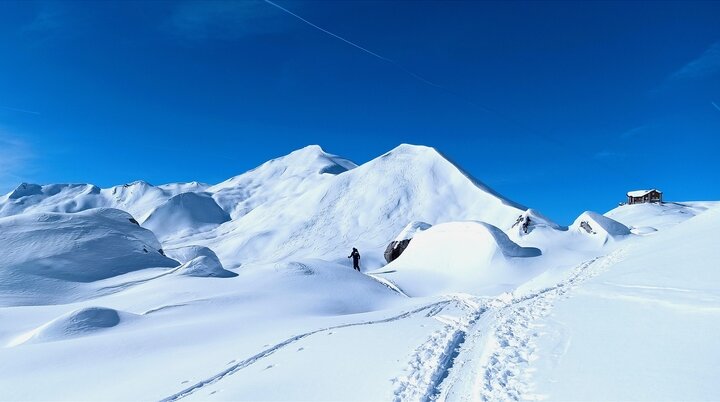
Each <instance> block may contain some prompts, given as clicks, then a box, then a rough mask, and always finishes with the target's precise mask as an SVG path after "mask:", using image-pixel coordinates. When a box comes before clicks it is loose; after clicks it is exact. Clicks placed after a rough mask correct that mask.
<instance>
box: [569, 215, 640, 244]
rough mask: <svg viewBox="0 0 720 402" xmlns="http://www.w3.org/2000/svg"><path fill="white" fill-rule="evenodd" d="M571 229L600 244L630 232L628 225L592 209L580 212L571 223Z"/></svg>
mask: <svg viewBox="0 0 720 402" xmlns="http://www.w3.org/2000/svg"><path fill="white" fill-rule="evenodd" d="M570 230H571V231H572V232H575V233H580V234H582V235H584V236H588V237H589V238H591V239H593V241H595V242H597V243H599V244H606V243H607V242H608V241H612V240H615V239H617V238H620V237H622V236H627V235H629V234H630V229H629V228H628V227H627V226H625V225H623V224H622V223H620V222H618V221H616V220H613V219H610V218H608V217H606V216H603V215H600V214H598V213H597V212H592V211H585V212H583V213H582V214H580V216H578V217H577V219H575V222H573V224H572V225H570Z"/></svg>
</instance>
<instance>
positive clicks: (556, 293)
mask: <svg viewBox="0 0 720 402" xmlns="http://www.w3.org/2000/svg"><path fill="white" fill-rule="evenodd" d="M620 254H621V250H617V251H615V252H613V253H611V254H609V255H607V256H605V257H597V258H594V259H592V260H589V261H586V262H583V263H581V264H579V265H578V266H576V267H575V268H574V269H573V270H571V271H570V273H569V274H568V277H567V278H566V279H564V280H562V281H561V282H559V283H558V284H557V285H555V286H553V287H549V288H544V289H541V290H539V291H536V292H533V293H530V294H525V295H520V296H516V297H513V296H512V295H511V294H504V295H501V296H500V297H497V298H494V299H485V298H477V297H473V296H470V295H455V296H453V298H454V299H455V300H457V301H460V302H462V303H463V304H464V310H465V311H466V313H465V314H463V315H462V316H460V317H449V316H444V315H436V316H435V318H436V319H438V320H441V321H443V322H444V323H446V325H445V326H444V327H443V328H441V329H439V330H437V331H436V332H434V333H432V334H431V335H430V337H429V338H428V340H427V341H426V342H425V343H423V344H422V345H420V346H419V347H418V348H417V349H416V350H415V353H414V354H413V355H412V357H411V359H410V362H409V363H408V367H407V369H406V371H407V374H405V375H403V376H401V377H398V378H395V379H394V380H393V382H394V383H395V384H396V386H395V392H394V401H395V402H401V401H423V402H425V401H436V400H443V401H444V400H448V399H451V400H454V399H461V400H477V399H480V400H486V401H487V400H538V399H544V397H543V396H542V395H535V394H532V392H531V386H530V380H531V376H532V372H531V371H530V370H526V369H527V366H528V363H529V362H530V361H531V360H532V359H533V358H534V354H535V351H536V350H535V348H536V347H535V344H534V338H536V337H538V336H540V333H539V332H538V330H537V329H538V328H539V327H538V326H536V325H534V322H535V321H536V320H538V319H541V318H543V317H545V316H547V315H548V314H549V312H550V310H551V308H552V306H553V304H554V302H555V301H556V300H558V299H560V298H562V297H567V296H568V292H570V291H572V290H573V289H575V288H576V287H577V286H578V285H580V284H581V283H583V282H585V281H587V280H588V279H590V278H593V277H595V276H596V275H598V274H600V273H602V272H604V271H605V270H606V269H607V268H608V267H610V266H611V265H613V264H614V263H615V262H617V260H618V259H619V258H620V257H619V256H620ZM467 378H472V380H471V382H472V384H471V386H472V390H471V392H467V390H466V392H462V391H461V392H460V393H459V395H455V394H453V392H452V391H453V387H454V386H455V384H456V383H459V382H461V381H462V380H463V379H467Z"/></svg>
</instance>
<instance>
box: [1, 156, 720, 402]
mask: <svg viewBox="0 0 720 402" xmlns="http://www.w3.org/2000/svg"><path fill="white" fill-rule="evenodd" d="M96 207H103V208H96ZM107 207H114V208H119V209H122V210H123V211H121V210H118V209H110V208H107ZM124 211H127V212H124ZM128 212H130V213H132V215H131V214H130V213H128ZM0 216H3V217H1V218H0V245H2V246H3V247H8V248H7V250H9V252H6V253H5V255H4V256H3V258H2V259H0V390H2V391H0V400H13V401H15V400H63V401H64V400H68V401H69V400H72V401H77V400H122V401H125V400H167V401H175V400H181V399H186V400H203V401H211V400H232V401H237V400H395V401H415V400H418V401H419V400H421V401H432V400H450V401H454V400H469V399H470V400H537V399H551V400H596V399H599V400H643V399H646V400H659V399H674V400H688V399H689V400H713V399H717V395H719V393H718V389H717V387H716V385H715V382H714V378H715V377H717V375H718V370H717V369H715V368H714V366H713V363H714V362H715V361H716V360H717V357H720V355H718V351H719V350H720V349H719V348H718V347H717V346H716V343H717V342H715V341H714V338H712V335H713V334H714V333H717V332H718V330H719V329H720V328H718V325H717V324H716V323H717V322H720V321H718V318H720V317H718V316H717V315H718V314H720V313H719V312H720V277H719V276H718V274H717V273H718V272H720V271H719V270H718V268H719V267H718V266H717V263H715V261H717V260H718V257H720V255H717V254H718V251H717V247H715V244H716V243H717V240H718V236H717V234H716V230H715V228H716V227H717V226H718V224H720V204H719V203H712V202H694V203H669V204H660V205H633V206H623V207H619V208H617V209H615V210H613V211H610V212H608V213H607V214H606V215H605V216H603V215H600V214H597V213H594V212H585V213H583V214H582V215H581V216H579V217H578V219H577V220H576V221H575V223H573V225H571V226H570V227H568V228H566V227H562V226H559V225H557V224H555V223H554V222H552V221H551V220H550V219H548V218H546V217H544V216H543V215H542V214H541V213H540V212H538V211H535V210H532V209H530V210H529V209H527V208H525V207H522V206H520V205H518V204H515V203H513V202H511V201H509V200H507V199H505V198H503V197H502V196H500V195H498V194H497V193H495V192H494V191H492V190H491V189H489V188H487V187H486V186H484V185H483V184H482V183H480V182H478V181H477V180H475V179H472V178H471V177H469V176H468V175H467V173H465V172H464V171H462V169H460V168H458V167H457V166H455V165H454V164H452V163H451V162H450V161H448V160H447V159H446V158H444V157H443V156H442V154H440V153H439V152H437V151H436V150H434V149H432V148H428V147H422V146H411V145H401V146H399V147H397V148H396V149H394V150H392V151H390V152H388V153H386V154H384V155H382V156H380V157H378V158H376V159H373V160H371V161H370V162H367V163H365V164H363V165H361V166H356V165H355V164H353V163H352V162H349V161H347V160H345V159H342V158H340V157H338V156H335V155H331V154H328V153H326V152H324V151H323V150H322V149H321V148H320V147H317V146H310V147H306V148H303V149H301V150H298V151H295V152H293V153H291V154H289V155H286V156H284V157H280V158H277V159H274V160H272V161H269V162H267V163H265V164H263V165H261V166H259V167H257V168H256V169H253V170H251V171H249V172H247V173H244V174H242V175H239V176H236V177H234V178H232V179H230V180H227V181H225V182H223V183H220V184H218V185H214V186H208V185H204V184H200V183H195V182H193V183H175V184H167V185H162V186H152V185H149V184H148V183H145V182H136V183H131V184H128V185H123V186H116V187H113V188H110V189H100V188H98V187H96V186H92V185H45V186H38V185H21V186H19V187H18V188H17V189H16V190H15V191H13V192H11V193H10V194H7V195H5V196H3V197H0ZM526 216H527V217H530V219H531V225H530V226H529V230H528V233H525V232H524V231H522V230H521V227H520V225H518V224H516V223H517V222H518V218H520V219H521V220H522V219H524V218H525V217H526ZM134 217H136V218H137V220H136V219H135V218H134ZM138 220H139V221H141V222H142V225H143V227H141V226H139V225H138V223H137V222H138ZM418 222H422V223H418ZM583 222H584V223H585V225H583ZM148 228H151V229H152V230H153V231H155V232H156V233H157V234H158V235H159V237H160V238H161V239H162V241H163V243H162V244H161V243H160V242H159V241H158V239H157V237H156V235H155V234H154V233H153V231H151V230H148ZM399 233H400V235H398V234H399ZM649 234H651V235H649ZM405 237H412V238H413V240H412V241H411V242H410V243H409V246H408V248H407V249H406V250H405V252H404V253H403V254H402V255H401V256H400V257H399V258H397V259H396V260H395V261H393V262H392V263H390V264H387V265H385V264H384V262H383V258H382V253H383V251H384V250H385V248H386V247H387V245H388V244H389V243H390V242H391V241H392V240H393V239H400V238H405ZM353 246H355V247H358V248H359V249H360V252H361V253H362V260H361V266H362V268H363V271H364V272H365V273H366V274H365V273H360V272H357V271H354V270H353V269H352V268H351V266H350V263H349V260H348V259H347V258H346V257H347V255H348V253H349V251H350V249H351V247H353ZM161 248H162V249H163V250H164V252H163V253H161V252H160V251H159V250H160V249H161ZM3 250H5V248H4V249H3ZM163 254H165V255H167V256H165V255H163ZM128 384H132V386H128Z"/></svg>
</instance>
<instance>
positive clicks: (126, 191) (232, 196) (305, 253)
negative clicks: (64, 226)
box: [0, 145, 525, 268]
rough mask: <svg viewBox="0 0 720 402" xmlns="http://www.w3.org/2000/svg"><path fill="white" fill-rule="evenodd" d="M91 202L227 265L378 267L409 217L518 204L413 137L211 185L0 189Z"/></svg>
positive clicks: (56, 201) (303, 158) (503, 220)
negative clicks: (350, 256) (356, 255)
mask: <svg viewBox="0 0 720 402" xmlns="http://www.w3.org/2000/svg"><path fill="white" fill-rule="evenodd" d="M98 207H112V208H117V209H121V210H125V211H127V212H128V213H130V214H132V215H133V216H134V217H136V219H137V220H138V221H139V222H140V223H141V224H142V225H143V226H144V227H146V228H149V229H151V230H153V231H154V232H155V234H156V235H157V236H158V237H159V238H161V239H162V240H163V242H165V243H166V244H167V245H168V246H170V247H178V246H183V245H193V244H197V245H203V246H208V247H211V248H212V249H213V250H214V251H215V252H216V253H217V254H218V256H219V257H220V259H221V260H222V262H223V264H224V265H225V266H226V267H229V268H235V267H238V266H240V265H242V264H246V263H250V262H262V261H265V262H270V261H281V260H285V259H288V258H290V257H293V258H301V257H312V258H323V259H326V260H330V261H342V260H343V259H344V253H345V252H346V250H349V249H350V248H351V247H358V248H359V249H361V250H363V251H364V252H363V265H364V266H365V267H367V268H372V267H379V266H381V265H382V264H384V259H383V258H382V252H383V251H384V250H385V247H386V246H387V244H388V243H389V242H390V241H391V240H392V239H393V238H394V237H395V236H396V235H397V233H398V232H400V231H401V230H402V228H403V227H405V225H407V224H408V223H409V222H411V221H423V222H428V223H429V224H436V223H443V222H451V221H458V220H478V221H484V222H487V223H490V224H493V225H496V226H498V227H501V228H505V227H509V226H510V225H511V224H512V223H513V222H514V220H515V218H516V217H517V216H518V215H519V214H521V213H523V212H524V211H525V208H524V207H522V206H520V205H519V204H516V203H514V202H511V201H509V200H507V199H505V198H503V197H502V196H500V195H499V194H497V193H495V192H494V191H492V190H491V189H489V188H488V187H487V186H485V185H483V184H482V183H480V182H479V181H477V180H475V179H473V178H471V177H469V176H468V175H467V174H466V173H464V172H463V171H462V170H461V169H460V168H458V167H457V166H455V165H453V164H452V163H451V162H449V161H448V160H447V159H446V158H444V157H443V156H442V155H441V154H440V153H438V152H437V151H436V150H435V149H433V148H429V147H423V146H413V145H401V146H399V147H397V148H395V149H393V150H392V151H390V152H388V153H386V154H384V155H382V156H380V157H378V158H376V159H374V160H372V161H370V162H367V163H365V164H363V165H362V166H359V167H358V166H357V165H355V164H354V163H352V162H350V161H348V160H346V159H343V158H340V157H338V156H335V155H331V154H328V153H326V152H324V151H323V150H322V149H321V148H320V147H319V146H315V145H314V146H308V147H305V148H303V149H300V150H297V151H295V152H292V153H290V154H289V155H286V156H284V157H280V158H277V159H274V160H271V161H269V162H267V163H264V164H262V165H261V166H258V167H257V168H255V169H253V170H250V171H249V172H247V173H244V174H242V175H239V176H236V177H233V178H231V179H229V180H227V181H225V182H222V183H220V184H217V185H214V186H207V185H204V184H199V183H195V182H193V183H178V184H168V185H163V186H159V187H156V186H152V185H150V184H148V183H146V182H142V181H138V182H134V183H130V184H126V185H122V186H115V187H112V188H109V189H100V188H98V187H96V186H93V185H87V184H86V185H46V186H38V185H34V184H22V185H20V186H19V187H18V188H17V189H15V190H14V191H13V192H11V193H10V194H8V195H6V196H5V197H3V198H0V216H10V215H15V214H20V213H27V212H78V211H82V210H86V209H90V208H98Z"/></svg>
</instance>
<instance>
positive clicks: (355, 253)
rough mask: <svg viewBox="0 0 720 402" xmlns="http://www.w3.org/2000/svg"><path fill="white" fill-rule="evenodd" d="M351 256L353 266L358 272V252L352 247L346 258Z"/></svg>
mask: <svg viewBox="0 0 720 402" xmlns="http://www.w3.org/2000/svg"><path fill="white" fill-rule="evenodd" d="M350 257H352V259H353V268H355V269H357V270H358V272H360V252H358V250H357V249H356V248H355V247H353V251H352V253H350V255H349V256H348V258H350Z"/></svg>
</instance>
